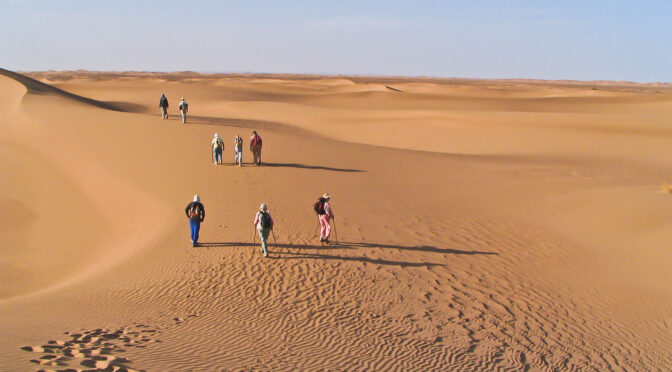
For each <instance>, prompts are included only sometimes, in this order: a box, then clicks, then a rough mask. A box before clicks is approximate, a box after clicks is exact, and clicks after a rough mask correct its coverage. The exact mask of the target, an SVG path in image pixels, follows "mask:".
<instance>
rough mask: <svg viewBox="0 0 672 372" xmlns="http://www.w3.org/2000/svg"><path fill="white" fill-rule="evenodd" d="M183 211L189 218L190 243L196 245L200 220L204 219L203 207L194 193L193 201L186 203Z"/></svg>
mask: <svg viewBox="0 0 672 372" xmlns="http://www.w3.org/2000/svg"><path fill="white" fill-rule="evenodd" d="M184 213H186V214H187V217H188V218H189V227H190V228H191V245H192V246H194V247H196V246H197V245H198V233H199V231H200V230H201V222H203V220H204V219H205V207H203V204H202V203H201V198H200V197H199V196H198V195H194V201H193V202H191V203H189V204H187V207H186V208H185V209H184Z"/></svg>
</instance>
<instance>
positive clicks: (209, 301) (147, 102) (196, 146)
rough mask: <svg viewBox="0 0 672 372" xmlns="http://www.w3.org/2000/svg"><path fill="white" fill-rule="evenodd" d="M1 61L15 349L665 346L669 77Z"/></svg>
mask: <svg viewBox="0 0 672 372" xmlns="http://www.w3.org/2000/svg"><path fill="white" fill-rule="evenodd" d="M0 75H2V76H0V90H1V91H2V92H3V100H1V101H0V126H2V127H1V128H0V129H1V130H0V159H2V160H0V172H2V174H4V175H5V176H4V177H2V178H0V181H1V187H0V190H1V194H0V206H1V207H2V209H3V210H4V211H5V213H3V216H2V217H0V218H1V219H2V223H1V224H0V250H1V253H2V254H1V255H0V279H2V281H3V283H5V285H4V286H3V287H2V289H1V290H0V329H2V330H3V337H2V340H1V341H0V370H38V369H42V370H67V369H68V368H70V369H82V368H86V369H87V370H113V369H114V370H123V369H122V368H124V369H126V370H130V369H135V370H147V371H187V370H208V371H209V370H220V369H223V370H274V371H276V370H414V371H427V370H465V371H473V370H495V369H513V370H639V371H649V370H666V369H668V368H669V366H670V365H672V354H670V350H672V336H671V334H670V330H671V329H672V315H671V314H670V308H672V285H671V284H670V283H671V282H670V280H669V272H670V271H671V270H672V267H671V265H672V253H670V250H669V241H671V240H672V229H671V228H670V227H671V226H672V225H671V224H672V199H671V198H670V194H669V192H668V191H669V188H670V187H669V185H668V184H667V182H666V181H668V180H670V174H672V165H671V164H670V161H669V159H671V158H672V146H670V145H669V142H670V139H671V138H672V126H671V125H670V123H672V89H670V88H672V86H670V85H668V84H635V83H628V82H572V81H537V80H518V79H511V80H480V79H432V78H406V77H370V76H318V75H289V74H199V73H195V72H189V71H186V72H176V73H153V72H91V71H63V72H57V71H46V72H30V73H26V74H17V73H14V72H11V71H7V70H0ZM162 93H165V94H166V96H167V97H168V99H169V101H170V107H169V114H170V117H169V120H161V118H160V116H159V111H158V109H159V108H158V100H159V96H160V95H161V94H162ZM181 97H185V98H186V100H187V101H188V102H189V107H190V109H189V120H188V122H187V124H182V123H181V122H180V120H178V112H177V105H178V102H179V100H180V98H181ZM252 130H257V131H259V132H260V134H261V136H262V137H263V144H264V145H263V157H262V160H263V163H264V164H263V165H262V166H261V167H258V166H255V165H253V164H252V163H251V160H252V158H251V154H250V152H249V151H248V145H247V143H246V144H245V145H244V150H243V160H244V162H245V164H244V166H242V167H238V166H234V165H233V137H234V136H235V135H236V134H240V135H241V136H242V137H243V138H244V139H245V141H246V142H247V141H248V138H249V137H250V132H251V131H252ZM215 133H218V134H219V135H220V136H221V137H222V138H223V139H224V140H225V150H224V164H223V165H219V166H217V165H214V164H213V162H212V157H211V149H210V141H211V139H212V137H213V135H214V134H215ZM661 185H662V186H661ZM661 190H662V192H661ZM325 192H328V193H330V194H331V195H333V200H332V206H333V207H334V212H335V215H336V220H335V223H336V226H335V227H336V234H335V235H334V236H333V237H332V242H333V243H334V244H331V245H328V246H322V245H321V244H320V242H319V240H318V237H317V236H316V233H317V228H318V225H317V224H318V222H317V219H316V216H315V213H314V211H313V208H312V204H313V202H314V201H315V199H316V198H317V196H319V195H321V194H323V193H325ZM194 194H198V195H200V197H201V200H202V201H203V203H204V205H205V208H206V219H205V221H204V223H203V225H202V230H201V238H200V241H201V243H202V244H201V245H200V246H198V247H192V246H191V244H190V242H189V237H188V236H189V235H188V224H187V218H186V216H185V212H184V208H185V206H186V204H187V203H188V202H189V201H191V200H192V198H193V195H194ZM262 202H264V203H266V204H267V205H268V206H269V211H270V213H271V214H272V215H273V218H274V221H275V223H276V227H275V229H274V235H273V236H272V237H271V245H270V258H263V257H262V255H261V254H260V252H259V250H260V248H259V246H258V237H257V236H256V235H255V232H254V229H253V226H252V222H253V218H254V214H255V212H256V211H257V209H258V208H259V204H260V203H262ZM275 239H277V240H275ZM115 368H116V369H115Z"/></svg>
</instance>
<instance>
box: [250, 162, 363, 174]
mask: <svg viewBox="0 0 672 372" xmlns="http://www.w3.org/2000/svg"><path fill="white" fill-rule="evenodd" d="M261 166H262V167H271V168H274V167H277V168H299V169H318V170H326V171H332V172H355V173H359V172H366V171H365V170H361V169H344V168H332V167H323V166H320V165H307V164H298V163H263V162H262V163H261Z"/></svg>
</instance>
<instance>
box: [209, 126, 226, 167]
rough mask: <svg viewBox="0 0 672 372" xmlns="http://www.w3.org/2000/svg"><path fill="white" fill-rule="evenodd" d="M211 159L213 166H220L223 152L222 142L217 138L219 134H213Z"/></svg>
mask: <svg viewBox="0 0 672 372" xmlns="http://www.w3.org/2000/svg"><path fill="white" fill-rule="evenodd" d="M211 144H212V158H213V159H214V161H215V165H217V164H222V152H223V151H224V141H223V140H222V139H221V138H220V137H219V134H217V133H215V137H214V138H213V139H212V142H211Z"/></svg>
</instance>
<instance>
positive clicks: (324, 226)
mask: <svg viewBox="0 0 672 372" xmlns="http://www.w3.org/2000/svg"><path fill="white" fill-rule="evenodd" d="M329 200H331V195H329V194H324V195H322V196H321V197H319V198H318V199H317V202H316V203H315V206H314V209H315V212H317V218H318V220H319V221H320V242H321V243H325V244H329V236H330V235H331V224H330V220H331V219H333V218H334V212H333V211H332V210H331V205H329Z"/></svg>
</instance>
